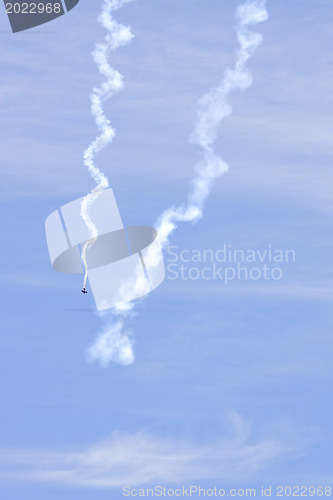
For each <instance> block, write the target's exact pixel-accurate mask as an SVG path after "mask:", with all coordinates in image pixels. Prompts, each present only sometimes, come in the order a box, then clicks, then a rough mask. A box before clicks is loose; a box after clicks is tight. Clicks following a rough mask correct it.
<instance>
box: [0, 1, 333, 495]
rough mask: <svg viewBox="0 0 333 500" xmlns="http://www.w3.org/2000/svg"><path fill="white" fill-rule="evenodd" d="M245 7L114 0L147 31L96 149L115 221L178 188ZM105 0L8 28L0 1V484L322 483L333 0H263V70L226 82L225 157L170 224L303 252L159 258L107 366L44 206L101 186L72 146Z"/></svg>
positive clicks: (237, 243) (121, 65) (27, 491)
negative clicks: (104, 145) (253, 267)
mask: <svg viewBox="0 0 333 500" xmlns="http://www.w3.org/2000/svg"><path fill="white" fill-rule="evenodd" d="M235 7H236V2H229V1H227V0H209V2H208V1H207V0H183V1H182V2H176V1H174V0H168V1H166V0H154V1H153V0H140V1H137V2H134V3H132V4H129V5H127V6H125V7H124V8H123V9H122V10H121V11H119V12H118V13H117V15H116V17H117V19H118V20H119V21H120V22H122V23H124V24H129V25H131V28H132V32H133V33H134V35H135V39H134V40H133V42H132V43H131V44H130V45H129V46H127V47H124V48H121V49H119V50H118V51H117V52H116V53H115V54H113V55H112V65H113V66H114V67H116V68H117V69H118V70H119V71H120V72H121V73H122V74H123V75H124V77H125V88H124V90H123V91H122V92H121V93H119V94H117V95H116V96H114V97H113V98H112V99H110V101H108V103H107V105H106V114H107V115H108V117H109V118H110V119H111V122H112V124H113V125H114V126H115V128H116V130H117V136H116V138H115V141H114V143H113V144H112V145H111V146H110V147H109V148H108V149H107V150H106V151H104V152H103V153H101V154H100V156H99V158H98V162H97V163H98V165H99V166H100V167H101V168H102V169H103V170H104V171H105V172H106V173H107V175H108V177H109V179H110V184H111V186H112V188H113V189H114V192H115V196H116V199H117V202H118V205H119V208H120V211H121V214H122V217H123V221H124V223H125V224H131V225H135V224H138V225H152V224H153V223H154V222H155V220H156V218H157V217H158V216H159V215H160V213H161V212H162V211H163V210H164V209H166V208H167V207H169V206H170V205H172V204H175V203H180V202H182V201H183V200H184V199H185V197H186V194H187V192H188V189H189V184H190V180H191V178H192V171H193V166H194V165H195V164H196V163H197V161H198V158H199V151H198V148H197V147H195V146H193V145H191V144H189V141H188V137H189V135H190V133H191V131H192V129H193V123H194V118H195V103H196V102H197V100H198V99H199V98H200V97H201V96H202V95H203V94H205V93H206V92H207V91H208V90H209V89H210V88H212V87H214V86H216V85H218V84H219V82H220V81H221V78H222V75H223V72H224V70H225V69H226V68H227V67H228V66H231V65H232V64H233V62H234V58H235V50H236V48H237V41H236V38H235V34H234V31H233V25H234V10H235ZM99 8H100V5H99V2H94V3H92V2H89V3H88V2H85V1H84V0H81V2H80V4H79V5H78V6H77V7H76V8H75V9H73V11H72V12H71V13H70V14H68V15H66V16H63V17H61V18H59V19H57V20H55V21H53V22H52V23H50V24H49V25H45V26H43V27H40V28H36V29H34V30H33V31H30V32H25V33H18V34H15V35H13V34H12V33H11V32H10V28H9V23H8V20H7V18H6V16H5V14H4V12H2V15H1V18H0V37H1V42H2V43H1V46H2V50H1V53H0V67H1V79H0V82H1V91H0V109H1V125H2V127H1V130H2V135H1V172H2V183H1V206H2V214H3V216H2V245H1V253H2V258H1V261H0V266H1V276H2V287H1V294H2V315H1V323H2V324H1V337H0V338H1V348H0V357H1V359H0V370H1V377H0V386H1V387H0V394H1V396H0V397H1V408H2V411H1V426H0V482H1V490H2V491H3V493H2V495H3V497H4V498H6V499H8V500H14V499H20V500H21V499H22V498H24V499H25V500H30V499H35V498H36V497H41V496H44V497H47V498H48V499H51V500H52V499H53V498H54V499H56V498H57V499H58V498H59V497H60V498H62V500H67V499H78V500H81V499H86V498H87V499H91V498H94V499H95V498H96V499H104V498H105V499H106V498H115V499H118V498H119V499H120V498H123V496H122V493H121V488H122V486H123V485H125V484H128V485H133V486H134V487H141V486H142V485H144V486H145V487H146V486H153V485H157V484H163V485H166V486H170V487H175V486H176V485H179V484H198V483H200V484H201V485H202V486H206V487H208V486H218V487H224V486H228V487H236V488H237V487H239V488H246V487H255V488H260V487H261V485H262V484H286V485H288V484H291V485H293V484H310V483H311V484H318V485H320V484H323V485H327V484H331V482H332V472H331V456H332V451H331V449H332V444H333V443H332V418H331V417H332V401H331V386H332V361H331V360H332V347H333V341H332V333H331V331H332V327H331V325H332V300H333V288H332V271H333V269H332V263H331V254H332V245H333V241H332V237H331V217H332V209H333V203H332V184H333V177H332V169H331V157H332V149H333V141H332V132H331V131H332V114H331V109H332V93H331V81H332V76H333V75H332V65H331V64H330V63H331V60H332V54H331V40H332V26H331V22H330V16H331V4H330V2H329V1H326V0H325V1H323V0H316V2H314V1H309V0H302V1H300V0H295V1H293V2H289V1H287V0H280V1H279V2H273V1H271V2H268V5H267V8H268V11H269V16H270V17H269V20H268V21H267V22H266V23H263V24H261V25H259V26H258V28H257V31H260V32H261V33H262V34H263V37H264V42H263V44H262V45H261V46H260V47H259V49H258V50H257V52H256V53H255V55H254V57H253V58H252V59H251V60H250V62H249V67H250V69H251V72H252V75H253V77H254V83H253V86H252V87H251V88H250V89H248V90H247V91H246V92H244V93H234V94H232V95H231V97H230V103H231V105H232V107H233V114H232V116H230V117H228V118H227V119H226V120H225V121H224V122H223V124H222V127H221V129H220V134H219V137H218V141H217V146H216V149H217V151H218V152H219V153H220V154H221V156H222V157H223V159H224V160H225V161H226V162H227V163H228V164H229V165H230V171H229V173H227V174H226V175H224V176H223V177H222V178H220V179H219V180H218V181H217V183H216V185H215V187H214V189H213V191H212V194H211V196H210V198H209V200H208V203H207V206H206V210H205V215H204V218H203V220H202V221H200V222H199V223H197V224H196V225H186V224H180V226H179V228H178V230H177V231H176V232H175V233H174V235H173V236H172V240H171V244H172V245H175V246H177V248H178V250H179V252H180V251H181V250H183V249H189V250H192V249H200V250H203V249H212V250H218V249H221V248H222V247H223V245H225V244H227V245H228V244H230V245H232V247H234V248H241V249H244V250H246V249H258V250H260V251H264V250H265V249H267V248H268V246H269V245H272V247H273V248H276V249H282V250H285V249H294V250H295V252H296V261H295V262H294V263H293V262H291V263H288V264H283V265H282V266H281V267H282V269H283V277H282V279H281V280H277V281H272V280H271V281H265V280H263V279H261V280H259V281H251V280H248V281H245V280H244V279H243V280H235V281H233V282H232V283H230V284H228V285H224V284H223V283H222V282H221V281H219V280H203V279H199V280H195V281H191V280H186V281H183V280H171V279H168V277H169V276H168V273H167V279H166V280H165V282H164V283H163V284H162V285H161V286H160V287H159V289H157V290H156V291H155V292H154V293H153V294H151V295H150V296H149V297H148V299H147V300H146V301H145V302H144V303H143V304H142V306H141V310H140V314H138V316H137V318H136V319H135V321H134V323H133V330H134V333H135V341H136V346H135V350H136V360H135V362H134V364H132V365H130V366H127V367H124V366H120V365H117V364H111V365H110V366H109V367H108V368H101V367H100V366H98V365H97V364H88V363H87V362H86V356H85V351H86V348H87V346H89V345H91V343H92V342H93V339H94V337H95V335H96V334H97V333H98V332H99V331H100V330H101V327H102V320H101V318H99V317H98V316H97V315H96V314H95V313H94V304H93V302H92V298H91V295H88V296H87V297H82V296H81V294H80V293H79V290H80V286H81V277H80V276H73V275H62V274H58V273H56V272H55V271H53V269H52V267H51V265H50V262H49V257H48V252H47V247H46V242H45V236H44V221H45V219H46V217H47V216H48V215H49V213H51V212H52V211H53V210H54V209H56V208H58V207H59V206H61V205H62V204H64V203H67V202H69V201H71V200H73V199H75V198H76V197H79V196H82V195H84V194H85V193H86V192H87V191H88V190H89V189H90V188H91V187H92V181H91V179H90V177H89V175H88V173H87V172H86V170H85V168H84V166H83V162H82V152H83V150H84V149H85V148H86V146H87V145H88V144H89V143H90V141H91V140H92V138H94V137H95V135H96V128H95V125H94V123H93V120H92V118H91V116H90V110H89V94H90V92H91V89H92V88H93V86H94V85H96V84H98V83H100V81H101V79H100V76H99V75H98V73H97V70H96V67H95V65H94V63H93V60H92V57H91V51H92V49H93V46H94V44H95V42H96V41H98V40H101V39H102V38H103V36H104V32H103V30H102V29H101V28H100V27H99V25H98V22H97V16H98V12H99ZM2 10H3V9H2ZM166 265H168V255H167V254H166ZM193 265H194V264H193ZM199 267H200V266H199ZM83 301H85V305H83ZM87 302H88V304H89V306H88V308H87V306H86V303H87ZM84 309H91V310H90V311H89V310H88V311H87V310H84Z"/></svg>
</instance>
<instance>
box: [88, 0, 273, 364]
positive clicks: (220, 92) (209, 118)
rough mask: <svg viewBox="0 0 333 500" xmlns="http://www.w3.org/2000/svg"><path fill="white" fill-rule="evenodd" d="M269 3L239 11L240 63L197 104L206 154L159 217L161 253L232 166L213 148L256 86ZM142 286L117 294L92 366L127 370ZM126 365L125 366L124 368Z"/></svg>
mask: <svg viewBox="0 0 333 500" xmlns="http://www.w3.org/2000/svg"><path fill="white" fill-rule="evenodd" d="M265 5H266V2H265V0H253V1H251V0H248V1H246V2H245V3H242V4H240V5H239V6H238V7H237V10H236V21H237V24H236V28H235V29H236V34H237V39H238V43H239V49H238V51H237V56H236V63H235V65H234V67H233V68H231V69H227V70H226V71H225V73H224V77H223V79H222V82H221V84H220V85H219V86H218V87H216V88H214V89H213V90H211V91H210V92H208V93H207V94H206V95H205V96H203V97H202V98H201V99H200V100H199V102H198V111H197V118H196V123H195V127H194V131H193V133H192V135H191V137H190V141H191V143H193V144H197V145H199V146H200V147H201V149H202V158H201V160H200V161H199V162H198V164H197V165H196V166H195V172H196V174H195V176H194V178H193V180H192V187H191V190H190V191H189V194H188V196H187V200H186V201H185V202H184V203H183V204H181V205H180V206H176V207H171V208H169V209H167V210H166V211H165V212H163V213H162V214H161V216H160V217H159V218H158V220H157V223H156V228H157V232H158V238H159V241H160V243H161V245H162V247H163V248H165V247H166V246H167V245H168V243H169V237H170V236H171V234H172V233H173V232H174V230H175V229H176V228H177V225H178V223H179V222H192V223H194V222H196V221H198V220H199V219H201V218H202V216H203V210H204V206H205V202H206V199H207V197H208V195H209V193H210V191H211V189H212V186H213V184H214V182H215V179H217V178H218V177H220V176H221V175H223V174H225V173H226V172H227V171H228V169H229V166H228V165H227V164H226V163H225V162H224V161H223V160H222V158H221V157H220V156H219V155H218V154H216V152H215V150H214V145H215V142H216V138H217V132H218V128H219V126H220V124H221V122H222V120H223V119H224V118H226V117H227V116H228V115H230V114H231V113H232V108H231V106H230V104H229V103H228V96H229V94H230V93H231V92H233V91H235V90H241V91H243V90H246V89H247V88H249V87H250V86H251V85H252V76H251V73H250V72H249V71H248V69H247V67H246V63H247V61H248V59H249V58H250V57H251V55H252V54H253V52H254V51H255V49H256V48H257V47H258V46H259V45H260V43H261V42H262V36H261V34H259V33H256V32H254V31H252V30H250V29H249V27H250V26H252V25H255V24H257V23H260V22H262V21H266V20H267V19H268V14H267V11H266V8H265ZM159 258H160V257H159V255H158V254H157V252H156V251H155V250H154V249H151V248H150V253H149V254H148V260H149V264H150V265H151V266H154V265H156V264H157V263H158V259H159ZM141 286H142V283H141V281H140V278H139V273H138V275H137V278H136V279H134V280H132V281H131V282H128V283H125V284H124V285H123V286H122V287H121V289H120V290H119V301H118V304H117V305H116V307H115V308H114V309H113V310H112V311H111V313H110V314H111V317H110V318H109V322H108V324H107V326H106V328H105V330H104V331H103V332H102V333H101V334H100V335H98V336H97V339H96V340H95V343H94V345H93V346H91V347H90V348H89V349H88V359H89V361H91V362H92V361H99V362H100V363H101V365H103V366H106V365H107V364H108V363H109V362H110V361H111V360H112V361H116V362H118V363H121V364H129V363H130V362H131V361H133V360H134V353H133V340H132V339H131V333H130V332H129V330H128V327H126V328H125V329H124V328H123V325H124V322H125V323H126V324H128V322H127V320H128V319H129V318H131V317H132V316H133V315H134V314H135V303H134V302H129V301H128V297H130V296H132V294H131V293H130V292H131V290H132V289H133V288H134V289H135V290H139V289H140V287H141ZM124 359H125V361H126V362H125V363H124Z"/></svg>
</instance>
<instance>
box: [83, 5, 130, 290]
mask: <svg viewBox="0 0 333 500" xmlns="http://www.w3.org/2000/svg"><path fill="white" fill-rule="evenodd" d="M131 1H132V0H104V2H103V5H102V10H101V14H100V15H99V17H98V20H99V22H100V24H101V26H103V28H105V29H106V30H107V31H108V33H107V35H106V37H105V40H104V43H97V44H96V46H95V50H94V52H93V57H94V61H95V63H96V64H97V66H98V69H99V72H100V73H101V75H103V76H104V77H105V78H106V80H105V82H103V83H102V85H101V86H100V87H99V88H94V90H93V93H92V94H91V96H90V100H91V113H92V115H93V116H94V118H95V121H96V125H97V127H98V129H99V131H100V135H99V136H98V137H96V139H95V140H94V141H93V142H92V143H91V144H90V146H89V147H88V148H87V149H86V150H85V152H84V155H83V158H84V164H85V166H86V167H88V170H89V173H90V175H91V177H92V178H93V179H94V181H95V182H96V187H95V188H94V189H92V191H90V193H89V194H87V196H85V197H84V198H83V200H82V203H81V217H82V219H83V220H84V222H85V224H86V226H87V228H88V230H89V233H90V239H89V240H88V241H86V243H85V244H84V246H83V249H82V254H81V260H82V263H83V265H84V269H85V274H84V282H83V287H84V288H85V286H86V283H87V276H88V267H87V259H86V254H87V250H88V249H89V248H90V247H91V246H92V245H93V244H94V243H95V242H96V240H97V238H98V229H97V227H96V226H95V224H94V222H93V221H92V219H91V217H90V209H91V207H92V205H93V204H94V203H95V201H96V200H97V198H98V197H99V195H100V194H101V193H102V191H103V190H104V189H106V188H108V187H109V181H108V179H107V177H106V176H105V174H103V173H102V172H101V171H100V170H99V169H98V168H97V167H96V166H95V157H96V155H97V154H98V153H99V152H100V151H101V150H102V149H103V148H105V147H106V146H107V145H108V144H109V143H110V142H112V139H113V138H114V136H115V130H114V128H113V127H112V126H111V124H110V120H108V119H107V118H106V116H105V114H104V110H103V102H104V101H106V100H107V99H108V98H109V97H111V95H113V94H114V93H115V92H117V91H118V90H120V89H122V88H123V86H124V83H123V76H122V75H121V74H120V73H119V72H118V71H116V70H115V69H113V68H112V67H111V66H110V64H109V63H108V54H109V52H110V51H111V50H115V49H117V48H118V47H120V46H122V45H126V44H127V43H129V42H130V41H131V40H132V38H133V35H132V33H131V30H130V28H129V27H127V26H123V25H121V24H119V23H117V22H116V21H115V20H114V19H113V17H112V15H111V13H112V12H113V11H115V10H117V9H120V8H121V7H122V6H123V5H124V4H125V3H128V2H131Z"/></svg>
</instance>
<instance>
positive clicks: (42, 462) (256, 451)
mask: <svg viewBox="0 0 333 500" xmlns="http://www.w3.org/2000/svg"><path fill="white" fill-rule="evenodd" d="M229 425H230V427H231V431H230V432H229V435H227V436H226V437H224V438H220V437H217V439H216V440H214V442H212V443H210V444H198V443H193V442H189V441H184V440H178V439H174V438H173V439H166V438H160V437H155V436H152V435H149V434H147V433H145V432H138V433H136V434H124V433H119V432H114V433H113V434H112V435H111V436H110V437H109V438H108V439H106V440H105V441H103V442H101V443H99V444H97V445H95V446H92V447H89V448H87V449H85V450H83V451H79V452H52V451H51V452H50V451H38V450H37V451H36V450H35V451H34V450H8V449H2V450H0V465H1V468H2V471H1V472H0V475H1V477H2V478H3V479H9V480H10V479H19V480H23V481H24V480H27V481H37V482H54V483H62V484H71V485H73V486H78V487H95V488H120V487H122V486H125V485H130V486H140V485H144V484H149V483H150V484H153V483H154V482H157V481H158V482H165V483H180V482H183V483H186V482H187V481H191V480H192V481H193V480H195V481H198V480H203V479H214V478H216V479H217V478H218V479H219V480H239V479H245V478H255V477H256V476H257V475H258V474H259V473H261V472H262V471H263V470H267V468H269V466H270V465H272V464H273V463H275V462H277V461H281V460H285V459H290V458H295V457H297V456H299V454H300V453H303V452H304V447H306V446H308V445H309V444H311V442H312V441H313V440H314V439H315V434H316V432H314V430H313V429H312V432H310V431H309V429H304V430H298V431H296V430H295V429H291V428H286V427H285V426H283V428H282V427H281V426H280V427H276V428H275V429H270V431H269V435H264V436H263V437H261V438H259V439H254V438H253V437H252V433H251V427H250V425H249V424H248V423H247V422H246V421H245V420H244V419H243V418H242V417H241V416H240V415H238V414H237V413H232V414H230V415H229ZM309 434H311V438H309Z"/></svg>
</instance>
